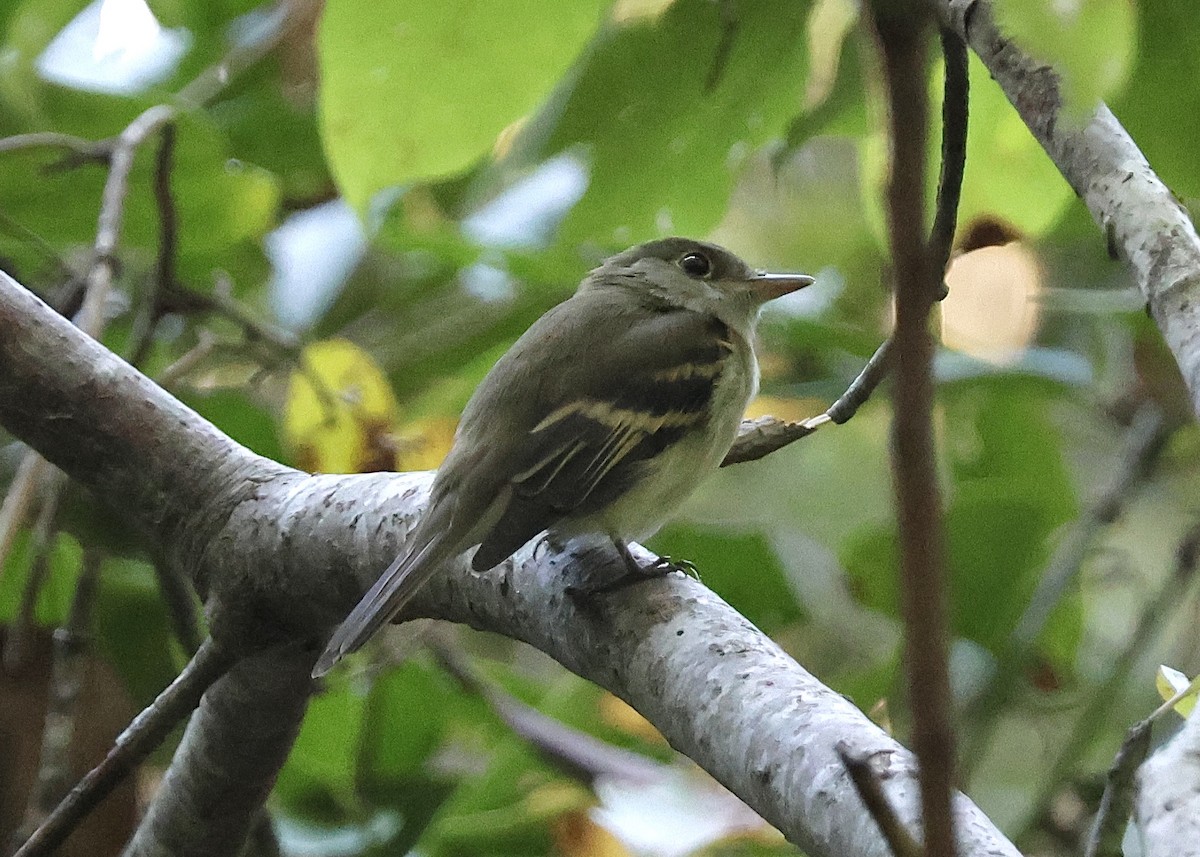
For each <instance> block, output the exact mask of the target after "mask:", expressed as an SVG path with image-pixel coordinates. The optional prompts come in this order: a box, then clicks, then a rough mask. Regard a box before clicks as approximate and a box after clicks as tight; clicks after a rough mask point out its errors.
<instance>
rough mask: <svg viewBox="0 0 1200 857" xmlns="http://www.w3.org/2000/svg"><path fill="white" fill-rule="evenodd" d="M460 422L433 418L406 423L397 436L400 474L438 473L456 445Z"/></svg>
mask: <svg viewBox="0 0 1200 857" xmlns="http://www.w3.org/2000/svg"><path fill="white" fill-rule="evenodd" d="M457 426H458V423H457V421H456V420H452V419H448V418H446V417H431V418H429V419H423V420H416V421H414V422H411V423H405V424H404V425H403V426H401V427H400V429H399V431H397V432H396V467H397V469H399V470H435V469H437V467H438V466H439V465H441V463H442V459H444V458H445V457H446V453H448V452H449V451H450V447H451V445H452V444H453V443H454V430H455V428H457Z"/></svg>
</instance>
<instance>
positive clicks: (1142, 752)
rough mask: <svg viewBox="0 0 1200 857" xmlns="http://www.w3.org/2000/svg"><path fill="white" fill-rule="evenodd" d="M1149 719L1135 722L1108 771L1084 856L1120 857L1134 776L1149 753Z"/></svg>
mask: <svg viewBox="0 0 1200 857" xmlns="http://www.w3.org/2000/svg"><path fill="white" fill-rule="evenodd" d="M1150 726H1151V721H1150V720H1149V719H1147V720H1142V721H1140V722H1138V723H1135V724H1134V725H1133V727H1132V728H1131V729H1130V730H1129V734H1128V735H1126V736H1125V740H1124V741H1123V742H1122V743H1121V749H1120V751H1118V753H1117V757H1116V758H1115V759H1114V760H1113V763H1112V766H1111V767H1110V768H1109V769H1108V776H1107V777H1106V778H1105V783H1104V796H1103V797H1102V798H1101V799H1100V810H1099V811H1098V812H1097V813H1096V821H1095V823H1094V824H1093V825H1092V831H1091V833H1090V834H1088V840H1087V845H1086V846H1085V848H1084V852H1083V853H1084V857H1121V855H1122V854H1123V853H1124V850H1123V849H1122V848H1121V840H1122V839H1124V837H1125V826H1126V825H1127V824H1128V823H1129V813H1130V812H1131V811H1132V810H1133V797H1134V777H1135V775H1136V774H1137V769H1138V768H1139V767H1141V764H1142V762H1144V761H1145V760H1146V754H1147V753H1148V752H1150Z"/></svg>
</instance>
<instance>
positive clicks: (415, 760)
mask: <svg viewBox="0 0 1200 857" xmlns="http://www.w3.org/2000/svg"><path fill="white" fill-rule="evenodd" d="M461 700H462V694H461V693H459V692H458V691H457V689H456V688H455V687H454V685H453V683H452V681H451V679H450V678H449V677H448V676H447V675H446V674H445V673H444V672H443V671H441V670H439V669H436V668H434V667H433V666H431V665H430V664H428V663H424V662H422V661H419V660H416V659H413V660H409V661H407V662H405V663H403V664H401V665H400V666H399V667H397V668H395V669H392V670H388V671H387V672H386V673H385V674H384V675H382V676H380V678H379V679H378V680H377V681H376V682H375V683H374V684H373V685H372V687H371V692H370V695H369V696H368V697H367V707H366V710H365V718H366V719H365V722H364V727H363V736H362V738H363V740H362V752H361V755H360V757H359V764H360V769H361V771H362V777H363V780H364V781H365V782H366V783H371V782H375V781H378V782H389V781H390V782H395V781H402V780H406V779H421V780H425V779H427V778H428V774H429V772H428V771H427V769H426V763H427V762H428V760H429V756H430V754H431V753H433V752H434V750H436V749H437V748H438V746H439V745H440V744H441V741H442V737H443V734H444V733H445V731H446V729H447V728H448V727H449V726H450V717H451V713H452V710H453V708H454V707H456V706H458V705H459V704H460V701H461Z"/></svg>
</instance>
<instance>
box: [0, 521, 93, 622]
mask: <svg viewBox="0 0 1200 857" xmlns="http://www.w3.org/2000/svg"><path fill="white" fill-rule="evenodd" d="M80 556H81V554H80V550H79V545H78V543H77V542H76V541H75V540H74V539H72V538H71V537H70V536H66V535H61V534H60V535H58V536H57V537H56V538H55V539H54V541H53V543H52V544H51V545H50V552H49V556H48V557H47V563H48V565H47V574H46V578H45V581H44V582H43V584H42V590H41V592H40V594H39V595H38V601H37V604H36V606H35V610H34V620H35V621H36V622H37V623H38V624H39V625H42V626H43V627H47V628H53V627H57V626H58V625H61V624H62V623H63V621H65V620H66V618H67V611H68V610H69V609H70V606H71V599H72V597H73V595H74V593H75V584H76V582H77V581H78V580H79V563H80ZM32 561H33V557H31V556H30V555H29V531H28V530H25V531H23V532H21V533H19V534H18V535H17V538H16V539H14V541H13V546H12V549H11V550H10V551H9V553H8V556H7V557H6V558H5V562H4V566H3V568H0V623H4V624H7V623H11V622H12V621H13V618H14V617H15V616H16V615H17V613H18V612H19V610H20V605H21V600H22V596H23V594H24V592H25V587H26V585H27V582H28V580H29V572H30V563H31V562H32Z"/></svg>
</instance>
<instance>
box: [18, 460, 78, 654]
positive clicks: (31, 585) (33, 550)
mask: <svg viewBox="0 0 1200 857" xmlns="http://www.w3.org/2000/svg"><path fill="white" fill-rule="evenodd" d="M66 483H67V478H66V476H65V475H64V474H63V472H62V471H61V470H54V469H50V470H48V471H47V472H46V476H45V478H44V479H43V480H42V488H43V492H44V496H43V497H42V507H41V509H40V510H38V516H37V521H36V522H35V523H34V525H33V532H32V533H31V535H30V540H29V554H30V561H29V576H28V577H27V578H26V580H25V588H24V589H23V590H22V591H21V603H20V605H19V606H18V607H17V614H16V616H15V617H14V618H13V622H12V625H11V627H10V628H9V631H8V637H7V639H6V640H5V641H4V666H5V668H6V669H7V670H8V671H9V672H16V671H17V670H19V669H20V668H21V664H22V663H23V662H24V660H25V644H26V642H27V640H28V637H29V629H30V627H32V626H33V624H34V612H35V610H36V608H37V601H38V596H39V595H41V593H42V587H43V586H44V585H45V583H46V577H47V575H49V573H50V553H51V550H52V549H53V547H54V535H55V534H56V533H57V532H58V505H59V501H60V500H61V499H62V492H63V490H64V488H65V487H66Z"/></svg>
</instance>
